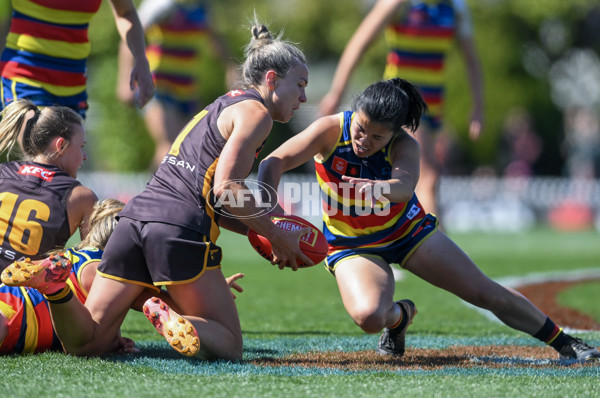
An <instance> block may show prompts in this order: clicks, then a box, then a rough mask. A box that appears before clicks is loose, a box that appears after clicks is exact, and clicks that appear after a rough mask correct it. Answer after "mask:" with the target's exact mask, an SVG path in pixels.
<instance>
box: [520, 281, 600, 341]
mask: <svg viewBox="0 0 600 398" xmlns="http://www.w3.org/2000/svg"><path fill="white" fill-rule="evenodd" d="M591 280H596V281H597V280H600V279H588V280H586V282H588V281H591ZM581 282H582V281H569V282H565V281H559V282H542V283H535V284H531V285H524V286H521V287H519V288H517V290H518V291H519V292H521V293H522V294H524V295H525V296H526V297H527V298H529V300H531V301H532V302H533V303H534V304H535V305H536V306H537V307H538V308H539V309H540V310H542V312H544V313H545V314H546V315H548V316H549V317H550V319H552V320H553V321H554V322H555V323H556V324H558V325H560V326H562V327H565V326H568V327H570V328H574V329H583V330H600V323H599V322H597V321H596V320H595V319H594V318H592V317H590V316H588V315H586V314H584V313H581V312H579V311H578V310H575V309H573V308H567V307H563V306H561V305H560V304H559V303H558V299H557V298H558V294H559V293H560V292H562V291H563V290H565V289H568V288H570V287H572V286H575V285H577V284H579V283H581ZM590 305H592V303H590Z"/></svg>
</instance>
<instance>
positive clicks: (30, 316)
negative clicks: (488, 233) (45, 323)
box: [19, 287, 39, 354]
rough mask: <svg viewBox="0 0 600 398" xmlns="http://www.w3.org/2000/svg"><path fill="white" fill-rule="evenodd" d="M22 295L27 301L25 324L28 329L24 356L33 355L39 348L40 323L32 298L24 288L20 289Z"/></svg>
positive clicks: (25, 304)
mask: <svg viewBox="0 0 600 398" xmlns="http://www.w3.org/2000/svg"><path fill="white" fill-rule="evenodd" d="M19 289H20V290H21V293H22V294H23V298H24V300H25V303H24V306H25V308H24V310H25V314H26V315H25V317H26V320H25V322H26V323H25V324H26V325H27V328H26V329H25V343H24V344H23V354H28V353H33V352H34V351H35V348H36V347H37V342H38V329H39V325H38V321H37V317H36V316H35V310H34V308H33V303H32V302H31V298H30V297H29V294H28V293H27V290H25V288H24V287H21V288H19Z"/></svg>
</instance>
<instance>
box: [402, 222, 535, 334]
mask: <svg viewBox="0 0 600 398" xmlns="http://www.w3.org/2000/svg"><path fill="white" fill-rule="evenodd" d="M405 268H406V269H407V270H409V271H410V272H412V273H413V274H415V275H417V276H418V277H420V278H422V279H423V280H425V281H427V282H429V283H431V284H432V285H434V286H437V287H440V288H442V289H445V290H447V291H449V292H451V293H454V294H455V295H457V296H458V297H460V298H462V299H463V300H465V301H467V302H469V303H471V304H473V305H476V306H478V307H481V308H485V309H487V310H490V311H491V312H493V313H494V314H495V315H496V316H497V317H498V318H499V319H500V320H501V321H502V322H504V323H505V324H506V325H508V326H510V327H512V328H514V329H517V330H520V331H523V332H525V333H528V334H531V335H533V334H535V333H537V332H538V331H539V330H540V328H541V327H542V325H543V324H544V322H545V320H546V315H544V313H542V312H541V311H540V310H539V309H537V308H536V307H535V306H534V305H533V304H532V303H531V302H530V301H529V300H528V299H527V298H525V297H524V296H523V295H521V294H520V293H518V292H516V291H514V290H512V289H508V288H506V287H504V286H502V285H500V284H498V283H496V282H494V281H493V280H491V279H490V278H488V277H487V276H486V275H485V274H484V273H483V272H481V270H480V269H479V268H477V266H476V265H475V264H474V263H473V262H472V261H471V259H470V258H469V257H468V256H467V255H466V254H465V253H464V252H463V251H462V250H461V249H460V248H459V247H458V246H456V245H455V244H454V242H452V241H451V240H450V239H449V238H448V237H447V236H446V235H445V234H444V233H443V232H440V231H437V232H435V233H434V235H433V236H431V237H430V238H429V239H427V240H426V241H425V242H423V244H422V245H421V246H420V247H419V248H418V249H417V250H416V251H415V253H414V254H413V255H412V256H411V257H410V258H409V259H408V261H407V263H406V267H405Z"/></svg>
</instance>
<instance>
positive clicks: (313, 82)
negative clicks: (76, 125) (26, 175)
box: [86, 0, 600, 175]
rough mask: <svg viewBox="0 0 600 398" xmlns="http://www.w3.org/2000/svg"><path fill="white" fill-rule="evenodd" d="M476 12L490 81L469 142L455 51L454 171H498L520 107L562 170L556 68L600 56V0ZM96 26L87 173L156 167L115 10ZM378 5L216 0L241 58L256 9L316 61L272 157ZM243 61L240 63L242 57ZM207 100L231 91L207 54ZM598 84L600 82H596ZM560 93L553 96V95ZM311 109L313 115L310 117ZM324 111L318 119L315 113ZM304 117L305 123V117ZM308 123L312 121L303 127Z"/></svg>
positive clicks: (372, 53) (376, 54)
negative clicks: (575, 57)
mask: <svg viewBox="0 0 600 398" xmlns="http://www.w3.org/2000/svg"><path fill="white" fill-rule="evenodd" d="M467 2H468V3H469V5H470V9H471V14H472V17H473V22H474V28H475V34H476V44H477V49H478V52H479V55H480V58H481V63H482V68H483V71H484V81H485V105H486V125H485V130H484V135H483V136H482V138H481V140H479V141H478V142H475V143H473V142H471V141H470V140H469V139H468V138H467V133H466V131H467V123H468V117H469V114H470V107H471V97H470V93H469V90H468V85H467V81H466V74H465V68H464V66H463V62H462V60H461V58H460V55H459V53H458V52H453V53H452V54H451V56H450V60H449V65H448V70H447V73H448V74H449V76H450V79H449V84H448V92H447V105H446V115H447V119H446V126H447V131H448V132H449V137H451V138H452V140H453V142H454V146H455V147H456V148H459V152H460V154H461V156H460V159H459V160H458V161H457V162H458V163H459V164H457V165H455V167H453V168H452V169H453V170H456V171H457V172H460V173H471V172H472V171H473V170H474V169H476V168H477V167H481V166H490V168H491V169H492V170H497V159H498V158H499V157H500V155H501V154H500V151H501V145H500V142H501V140H502V133H503V128H504V123H505V121H506V118H507V116H508V115H509V114H510V112H511V111H512V110H513V109H524V110H526V111H528V112H529V113H530V114H531V116H532V120H533V127H534V128H535V130H537V132H538V133H539V134H540V135H541V137H542V140H543V151H542V156H541V158H540V159H539V161H538V164H537V166H536V172H538V173H540V174H548V175H560V174H561V173H562V164H563V162H564V157H563V155H562V152H561V145H562V141H563V139H564V132H563V109H561V108H560V107H559V106H558V105H556V104H555V102H556V101H553V98H554V99H555V94H553V93H552V84H551V76H552V73H551V71H552V66H553V65H554V64H555V63H556V62H558V61H559V60H561V59H563V57H565V55H568V54H569V52H570V51H573V49H583V48H585V49H589V50H592V51H594V52H595V54H598V53H600V32H599V29H600V6H599V5H598V4H597V0H569V1H564V0H535V1H523V0H467ZM104 3H105V4H103V6H102V9H101V11H100V13H99V15H97V16H96V17H95V18H94V20H93V21H92V25H91V28H90V29H91V32H90V37H91V39H92V55H91V57H90V61H89V65H88V69H89V72H88V74H89V81H90V87H89V92H90V102H91V110H90V113H89V115H90V116H89V120H88V126H87V129H88V142H89V145H88V152H89V153H90V154H89V161H88V165H87V166H86V168H87V169H95V170H107V171H123V172H129V171H142V170H146V169H147V168H148V165H149V163H150V159H151V157H152V152H153V143H152V140H151V139H150V138H149V136H148V134H147V133H146V131H145V127H144V124H143V121H142V118H141V116H140V111H139V110H135V109H130V108H128V107H126V106H125V105H123V104H120V103H119V102H118V101H117V100H116V97H115V93H114V89H115V84H116V71H117V59H116V54H117V44H118V39H119V37H118V34H117V31H116V29H115V27H114V21H113V20H112V15H111V13H110V9H109V7H108V4H106V3H107V2H104ZM372 3H373V1H372V0H371V1H366V0H362V1H361V0H343V1H323V0H255V1H248V0H219V1H213V2H212V12H211V14H212V17H213V24H214V25H213V26H214V28H215V29H216V30H217V31H218V32H219V33H220V34H221V35H222V36H223V37H224V38H225V41H226V42H227V44H228V46H229V49H230V51H231V53H232V55H233V57H234V58H235V59H236V60H238V61H241V60H242V59H243V47H244V45H245V44H246V43H247V42H248V41H249V39H250V32H249V26H250V21H251V20H252V18H253V14H254V12H256V14H257V15H258V16H259V19H260V20H261V21H262V22H263V23H265V24H267V25H268V26H269V28H270V30H272V31H275V32H277V31H283V33H284V37H285V38H287V39H289V40H291V41H294V42H296V43H298V44H299V45H300V46H301V48H302V49H303V50H304V51H305V53H306V55H307V57H308V59H309V71H310V76H309V79H310V83H309V87H308V96H309V98H308V101H309V102H308V104H305V105H304V106H303V108H305V109H306V114H307V115H309V116H308V117H305V118H303V119H302V121H301V123H298V122H297V123H290V124H288V125H277V127H276V128H275V130H274V132H273V134H272V136H271V137H270V139H269V141H270V142H269V145H268V146H267V147H266V148H265V150H264V151H263V154H266V153H268V152H269V151H270V150H271V149H273V148H274V147H275V146H276V145H277V144H278V143H279V142H281V141H283V140H285V139H286V138H288V137H289V136H291V135H292V134H293V133H294V132H297V131H298V130H299V129H301V128H303V127H306V124H307V123H308V122H310V115H312V114H314V113H315V112H314V111H315V110H316V106H317V104H318V102H319V100H320V97H321V96H322V95H323V94H324V93H325V91H326V90H327V88H328V86H329V81H330V79H331V76H332V73H333V68H334V67H335V63H336V62H337V59H338V58H339V56H340V54H341V52H342V51H343V49H344V46H345V45H346V42H347V41H348V39H349V38H350V36H351V35H352V33H353V32H354V30H355V29H356V27H357V26H358V24H359V23H360V21H361V19H362V17H363V16H364V15H365V13H366V12H367V11H368V9H369V7H370V5H371V4H372ZM384 62H385V47H384V45H383V40H378V41H377V42H376V43H375V44H374V45H373V47H372V48H371V49H370V50H369V52H368V53H367V54H366V56H365V58H364V59H363V61H362V63H361V65H360V67H359V70H357V72H356V73H355V74H354V77H353V80H352V82H351V87H350V88H349V89H348V90H347V93H348V96H349V97H350V96H351V95H352V93H358V92H360V91H361V90H362V89H363V88H364V87H365V86H366V85H368V84H370V83H372V82H374V81H376V80H378V79H380V78H381V76H382V72H383V66H384ZM238 63H239V62H238ZM201 72H202V75H203V76H204V79H203V81H204V82H205V83H204V84H205V85H204V91H203V96H204V98H203V100H204V102H205V103H207V102H210V101H211V100H212V99H213V98H215V97H216V96H218V95H220V94H222V93H223V92H224V91H225V90H226V87H225V84H224V78H223V76H224V73H223V69H222V67H221V66H220V64H219V63H218V62H216V59H215V58H211V57H207V60H206V67H205V68H202V71H201ZM592 83H593V84H595V85H598V84H599V83H600V82H590V84H592ZM553 95H554V97H553ZM311 112H312V113H311ZM315 116H316V115H315ZM305 119H307V120H306V121H305ZM302 123H304V125H302Z"/></svg>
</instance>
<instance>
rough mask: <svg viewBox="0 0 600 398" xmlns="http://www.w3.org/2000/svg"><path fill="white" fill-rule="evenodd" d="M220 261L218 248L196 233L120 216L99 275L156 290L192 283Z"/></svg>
mask: <svg viewBox="0 0 600 398" xmlns="http://www.w3.org/2000/svg"><path fill="white" fill-rule="evenodd" d="M221 259H222V251H221V248H220V247H219V246H217V245H215V244H213V243H212V242H210V240H208V239H207V238H206V236H204V235H202V234H201V233H199V232H197V231H194V230H191V229H188V228H184V227H180V226H177V225H171V224H165V223H162V222H143V221H137V220H132V219H130V218H127V217H121V218H120V219H119V222H118V223H117V226H116V227H115V230H114V232H113V233H112V235H111V237H110V239H109V240H108V243H107V245H106V248H105V249H104V254H103V255H102V261H101V262H100V264H99V265H98V273H99V274H100V275H102V276H103V277H105V278H109V279H114V280H118V281H122V282H127V283H132V284H136V285H140V286H144V287H150V288H152V289H154V290H159V288H160V286H165V285H176V284H182V283H189V282H193V281H194V280H196V279H198V278H200V277H201V276H202V274H203V273H204V271H206V270H207V269H216V268H220V267H221Z"/></svg>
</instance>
